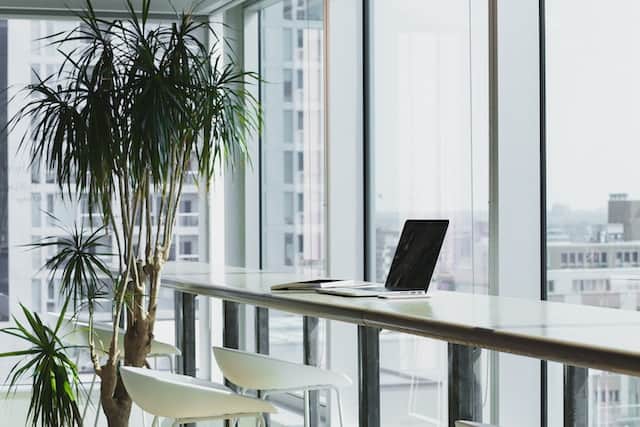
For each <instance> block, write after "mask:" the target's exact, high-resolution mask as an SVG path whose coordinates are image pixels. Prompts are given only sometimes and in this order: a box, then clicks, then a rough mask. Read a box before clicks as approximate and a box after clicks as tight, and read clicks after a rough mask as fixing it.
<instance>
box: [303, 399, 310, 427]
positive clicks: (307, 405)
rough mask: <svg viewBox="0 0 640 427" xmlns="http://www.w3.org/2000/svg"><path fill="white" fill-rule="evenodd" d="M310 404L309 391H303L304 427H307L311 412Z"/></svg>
mask: <svg viewBox="0 0 640 427" xmlns="http://www.w3.org/2000/svg"><path fill="white" fill-rule="evenodd" d="M310 405H311V402H310V401H309V390H305V391H304V427H309V418H311V417H310V413H309V412H311V406H310Z"/></svg>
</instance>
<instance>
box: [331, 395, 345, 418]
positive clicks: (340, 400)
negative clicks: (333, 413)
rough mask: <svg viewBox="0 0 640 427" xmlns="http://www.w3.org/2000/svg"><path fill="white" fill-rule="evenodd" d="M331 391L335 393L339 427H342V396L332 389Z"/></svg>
mask: <svg viewBox="0 0 640 427" xmlns="http://www.w3.org/2000/svg"><path fill="white" fill-rule="evenodd" d="M333 391H335V392H336V399H337V400H338V418H340V427H344V419H343V418H342V396H341V395H340V390H339V389H337V388H334V389H333Z"/></svg>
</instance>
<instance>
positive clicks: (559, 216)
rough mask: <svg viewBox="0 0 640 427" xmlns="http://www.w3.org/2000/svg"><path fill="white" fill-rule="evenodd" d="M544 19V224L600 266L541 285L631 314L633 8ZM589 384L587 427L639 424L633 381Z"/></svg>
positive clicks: (635, 190)
mask: <svg viewBox="0 0 640 427" xmlns="http://www.w3.org/2000/svg"><path fill="white" fill-rule="evenodd" d="M545 12H546V15H547V16H546V23H547V25H546V41H545V44H546V62H545V66H546V99H547V102H546V113H547V117H546V119H547V120H546V126H547V140H546V161H547V163H546V168H545V169H546V173H547V176H546V182H547V206H546V210H547V225H548V229H553V230H559V231H560V232H562V234H563V235H564V236H565V241H566V243H567V244H570V245H572V246H573V247H575V248H581V249H582V248H584V247H587V246H588V247H589V248H591V250H593V251H594V252H595V255H598V254H599V256H598V257H594V261H595V264H596V265H594V267H597V268H593V269H589V270H587V271H585V270H583V271H575V272H574V271H571V272H568V271H560V270H559V269H557V268H554V267H553V266H552V267H551V268H549V269H548V270H547V279H548V280H549V281H555V282H556V288H559V287H560V286H561V285H560V284H561V283H566V281H567V280H573V279H576V280H577V279H580V280H582V281H584V287H578V288H575V287H574V288H572V289H563V291H562V293H561V295H558V296H557V297H558V298H557V299H555V300H556V301H564V302H567V303H582V304H591V305H601V306H607V307H616V308H617V307H623V308H635V307H637V300H638V298H640V295H639V293H638V292H639V291H638V289H637V287H635V286H631V283H630V282H629V281H627V280H626V279H627V278H628V277H630V276H635V275H637V274H638V273H640V268H639V267H638V266H637V263H638V256H637V253H638V250H640V244H639V243H638V237H637V234H635V230H636V229H637V228H636V227H637V224H638V222H637V218H636V217H635V216H634V213H633V212H636V211H637V207H638V206H640V179H639V178H640V172H639V170H638V168H637V154H638V145H637V144H636V143H635V141H637V140H638V138H640V128H638V126H637V120H636V117H637V116H638V114H639V113H640V109H639V108H638V103H637V100H638V99H639V98H640V74H639V73H637V72H636V71H635V70H638V69H639V68H638V67H640V39H639V38H638V37H637V35H636V29H637V22H638V19H640V9H639V8H638V7H637V4H636V2H633V1H624V0H614V1H611V2H582V1H578V0H548V1H546V8H545ZM576 70H580V72H576ZM632 70H634V71H632ZM578 144H579V147H580V148H579V149H576V147H577V146H578ZM594 242H595V243H594ZM547 247H548V248H551V247H552V246H551V242H550V241H548V242H547ZM608 258H613V259H612V260H611V262H610V263H609V259H608ZM578 274H580V276H581V277H579V278H578V277H576V275H578ZM548 289H549V288H548ZM549 290H550V289H549ZM556 291H558V289H556ZM558 375H560V374H558ZM560 381H561V380H560ZM553 382H556V383H558V384H559V382H558V379H552V380H550V383H553ZM588 384H589V393H588V396H589V423H588V427H601V426H611V425H633V424H637V423H638V422H640V416H639V415H638V411H637V403H638V400H637V398H636V396H637V394H638V392H639V391H640V380H638V379H637V378H633V377H628V376H624V375H617V374H610V373H603V372H600V371H597V370H592V369H590V370H589V383H588ZM620 391H622V393H620ZM552 415H554V414H550V416H552ZM561 418H562V415H561V414H557V416H556V419H557V420H561ZM549 424H550V425H553V424H554V423H553V422H550V423H549Z"/></svg>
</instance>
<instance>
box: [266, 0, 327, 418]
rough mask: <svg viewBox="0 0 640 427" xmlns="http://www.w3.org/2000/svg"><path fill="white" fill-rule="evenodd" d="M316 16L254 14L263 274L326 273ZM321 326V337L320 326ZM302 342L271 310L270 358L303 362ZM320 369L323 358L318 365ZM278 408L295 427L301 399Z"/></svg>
mask: <svg viewBox="0 0 640 427" xmlns="http://www.w3.org/2000/svg"><path fill="white" fill-rule="evenodd" d="M322 10H323V8H322V0H303V1H298V0H297V1H294V2H291V1H279V2H272V4H270V5H268V6H267V7H265V8H264V9H262V10H261V11H260V12H259V13H260V33H261V37H260V50H259V54H260V64H261V69H260V72H261V77H262V79H263V81H264V83H262V84H261V87H260V95H261V100H262V105H263V109H264V130H263V133H262V136H261V144H260V150H261V158H262V162H261V163H262V165H263V167H262V171H261V174H262V180H261V181H262V188H261V198H262V212H261V215H262V221H261V223H262V230H261V233H262V251H261V252H262V266H263V268H265V269H267V270H276V271H307V272H313V273H317V274H321V273H322V272H323V271H324V268H325V257H324V251H325V233H324V218H325V208H324V205H325V193H324V190H325V185H324V176H325V175H324V104H323V102H324V98H323V72H322V70H323V50H322V48H321V47H322V45H323V16H322ZM319 47H320V48H319ZM320 327H321V329H322V330H323V331H324V330H325V327H324V322H322V323H321V325H320ZM318 339H319V340H320V341H323V339H322V338H320V337H319V338H318ZM302 340H303V319H302V318H301V317H300V316H295V315H291V314H287V313H282V312H277V311H274V310H270V312H269V352H270V354H271V355H273V356H274V357H277V358H281V359H286V360H291V361H294V362H297V363H301V362H303V361H304V354H303V343H302ZM318 345H319V347H318V348H322V347H321V345H322V344H321V343H320V342H318ZM321 353H322V354H324V352H321ZM325 362H326V361H325V358H324V356H322V355H321V357H320V364H321V365H323V364H324V363H325ZM322 402H323V405H324V403H326V397H324V396H323V397H322ZM281 403H283V404H284V406H285V407H288V408H291V409H293V410H292V411H291V413H288V414H287V413H284V414H283V415H282V416H278V417H277V418H276V419H275V420H276V422H277V423H282V424H283V425H299V424H301V420H302V418H301V415H302V399H301V396H300V395H291V396H286V397H284V398H282V400H281Z"/></svg>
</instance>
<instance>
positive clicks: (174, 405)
mask: <svg viewBox="0 0 640 427" xmlns="http://www.w3.org/2000/svg"><path fill="white" fill-rule="evenodd" d="M120 376H121V377H122V382H123V383H124V386H125V388H126V389H127V392H128V393H129V396H131V399H132V400H133V401H134V402H135V404H136V405H138V406H139V407H141V408H142V409H143V410H144V411H146V412H148V413H150V414H152V415H154V419H153V424H152V426H154V427H156V426H158V421H159V417H163V418H169V419H172V420H173V424H172V426H178V425H179V424H183V423H194V422H198V421H210V420H231V421H233V422H236V421H237V420H238V419H240V418H248V417H250V418H255V419H256V420H257V422H258V426H259V427H260V426H261V427H265V420H264V414H267V413H275V412H276V408H275V407H274V406H273V405H272V404H271V403H269V402H265V401H264V400H260V399H254V398H252V397H246V396H239V395H237V394H234V393H233V392H232V391H231V390H228V389H225V388H224V387H222V386H217V385H216V384H212V383H209V382H205V381H202V380H198V379H195V378H192V377H187V376H184V375H176V374H170V373H165V372H159V371H154V370H151V369H144V368H133V367H130V366H123V367H121V368H120Z"/></svg>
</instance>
